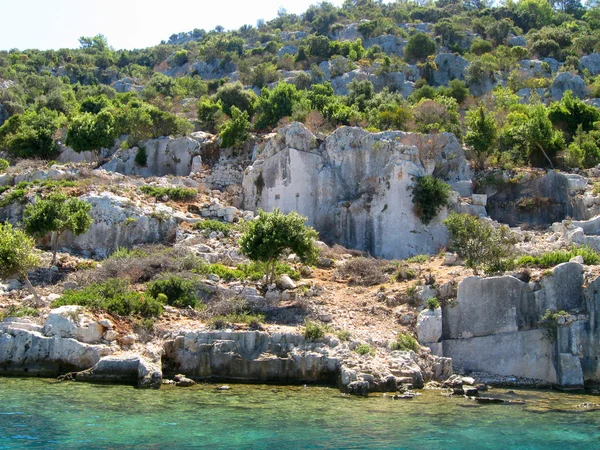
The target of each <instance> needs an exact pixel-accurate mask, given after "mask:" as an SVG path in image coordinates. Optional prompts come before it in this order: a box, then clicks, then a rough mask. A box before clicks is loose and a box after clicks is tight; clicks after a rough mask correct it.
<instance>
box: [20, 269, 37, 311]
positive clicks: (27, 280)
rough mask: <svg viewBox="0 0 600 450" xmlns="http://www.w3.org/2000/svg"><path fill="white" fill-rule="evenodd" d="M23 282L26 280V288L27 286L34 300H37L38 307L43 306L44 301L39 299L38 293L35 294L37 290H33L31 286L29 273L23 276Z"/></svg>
mask: <svg viewBox="0 0 600 450" xmlns="http://www.w3.org/2000/svg"><path fill="white" fill-rule="evenodd" d="M23 280H25V286H27V290H28V291H29V293H30V294H32V295H33V298H34V300H35V304H36V306H39V305H41V304H42V300H41V299H40V298H39V297H38V295H37V292H35V289H34V288H33V285H32V284H31V281H29V277H28V276H27V273H25V274H24V275H23Z"/></svg>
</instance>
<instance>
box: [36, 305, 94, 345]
mask: <svg viewBox="0 0 600 450" xmlns="http://www.w3.org/2000/svg"><path fill="white" fill-rule="evenodd" d="M44 334H45V335H46V336H59V337H63V338H73V339H76V340H78V341H80V342H86V343H95V342H100V341H101V340H102V335H103V334H104V327H103V326H102V325H100V324H99V323H98V322H97V321H96V319H95V318H94V317H93V316H92V315H91V314H90V313H88V312H87V311H85V309H84V308H82V307H81V306H75V305H66V306H61V307H60V308H56V309H53V310H51V311H50V313H49V314H48V318H47V319H46V323H45V325H44Z"/></svg>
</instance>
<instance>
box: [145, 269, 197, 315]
mask: <svg viewBox="0 0 600 450" xmlns="http://www.w3.org/2000/svg"><path fill="white" fill-rule="evenodd" d="M147 293H148V294H149V295H150V296H151V297H153V298H155V299H157V300H158V297H159V295H160V294H163V295H165V296H166V297H167V304H168V305H171V306H176V307H178V308H187V307H188V306H191V307H195V306H196V305H197V304H198V290H197V288H196V285H195V284H194V282H193V281H190V280H186V279H184V278H181V277H178V276H170V277H168V278H165V279H163V280H157V281H154V282H153V283H151V284H150V285H149V286H148V290H147Z"/></svg>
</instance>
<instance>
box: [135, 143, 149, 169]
mask: <svg viewBox="0 0 600 450" xmlns="http://www.w3.org/2000/svg"><path fill="white" fill-rule="evenodd" d="M135 163H136V164H137V165H138V166H140V167H146V165H147V164H148V153H147V152H146V147H145V146H144V145H140V146H139V147H138V151H137V153H136V154H135Z"/></svg>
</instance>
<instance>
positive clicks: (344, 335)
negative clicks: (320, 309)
mask: <svg viewBox="0 0 600 450" xmlns="http://www.w3.org/2000/svg"><path fill="white" fill-rule="evenodd" d="M335 335H336V336H337V338H338V339H339V340H340V341H343V342H347V341H349V340H350V338H351V337H352V334H351V333H350V332H349V331H347V330H340V331H338V332H337V333H336V334H335Z"/></svg>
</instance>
